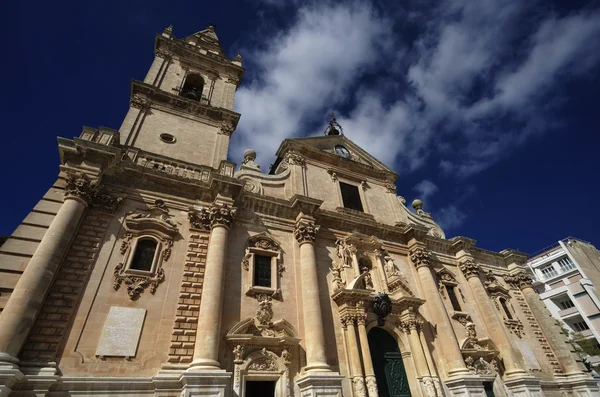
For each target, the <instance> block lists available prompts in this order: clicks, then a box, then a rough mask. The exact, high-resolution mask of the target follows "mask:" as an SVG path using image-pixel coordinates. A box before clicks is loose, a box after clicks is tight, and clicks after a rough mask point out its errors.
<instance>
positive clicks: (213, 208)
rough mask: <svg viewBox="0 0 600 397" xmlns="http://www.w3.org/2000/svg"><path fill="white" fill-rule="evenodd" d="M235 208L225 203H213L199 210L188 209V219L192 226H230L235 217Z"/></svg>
mask: <svg viewBox="0 0 600 397" xmlns="http://www.w3.org/2000/svg"><path fill="white" fill-rule="evenodd" d="M235 212H236V209H235V208H232V207H230V206H229V205H227V204H223V205H219V204H216V203H213V204H211V205H210V207H208V208H206V207H202V208H200V210H199V211H196V210H194V209H190V211H189V212H188V219H189V220H190V224H191V225H192V227H194V228H198V229H207V230H208V229H212V228H214V227H215V226H224V227H226V228H227V229H229V228H230V227H231V224H232V223H233V219H234V217H235Z"/></svg>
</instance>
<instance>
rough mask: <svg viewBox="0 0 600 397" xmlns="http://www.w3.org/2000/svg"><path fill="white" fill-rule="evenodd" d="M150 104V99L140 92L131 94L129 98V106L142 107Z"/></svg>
mask: <svg viewBox="0 0 600 397" xmlns="http://www.w3.org/2000/svg"><path fill="white" fill-rule="evenodd" d="M151 104H152V101H151V100H150V99H148V98H146V97H144V96H142V95H140V94H133V96H132V97H131V99H130V100H129V106H131V107H132V108H136V109H144V108H146V107H149V106H150V105H151Z"/></svg>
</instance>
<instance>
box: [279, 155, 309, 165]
mask: <svg viewBox="0 0 600 397" xmlns="http://www.w3.org/2000/svg"><path fill="white" fill-rule="evenodd" d="M284 160H285V162H286V163H287V164H289V165H299V166H301V167H304V166H305V165H306V160H305V159H304V156H302V155H301V154H298V153H296V152H287V153H286V154H285V157H284Z"/></svg>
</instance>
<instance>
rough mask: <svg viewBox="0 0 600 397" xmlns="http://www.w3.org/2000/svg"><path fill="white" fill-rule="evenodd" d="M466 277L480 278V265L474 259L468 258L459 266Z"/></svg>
mask: <svg viewBox="0 0 600 397" xmlns="http://www.w3.org/2000/svg"><path fill="white" fill-rule="evenodd" d="M458 267H459V268H460V270H461V271H462V272H463V274H464V275H465V277H466V278H467V279H468V278H471V277H473V276H475V277H477V276H479V265H478V264H477V263H475V261H474V260H473V259H472V258H467V259H465V260H464V261H462V262H460V263H459V264H458Z"/></svg>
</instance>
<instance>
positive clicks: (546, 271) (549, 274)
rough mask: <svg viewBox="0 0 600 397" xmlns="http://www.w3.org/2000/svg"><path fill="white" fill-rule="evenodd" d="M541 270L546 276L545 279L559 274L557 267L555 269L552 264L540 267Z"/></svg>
mask: <svg viewBox="0 0 600 397" xmlns="http://www.w3.org/2000/svg"><path fill="white" fill-rule="evenodd" d="M540 271H541V272H542V275H543V276H544V278H545V279H548V278H552V277H554V276H558V272H557V271H556V269H554V266H552V265H550V266H546V267H543V268H541V269H540Z"/></svg>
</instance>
